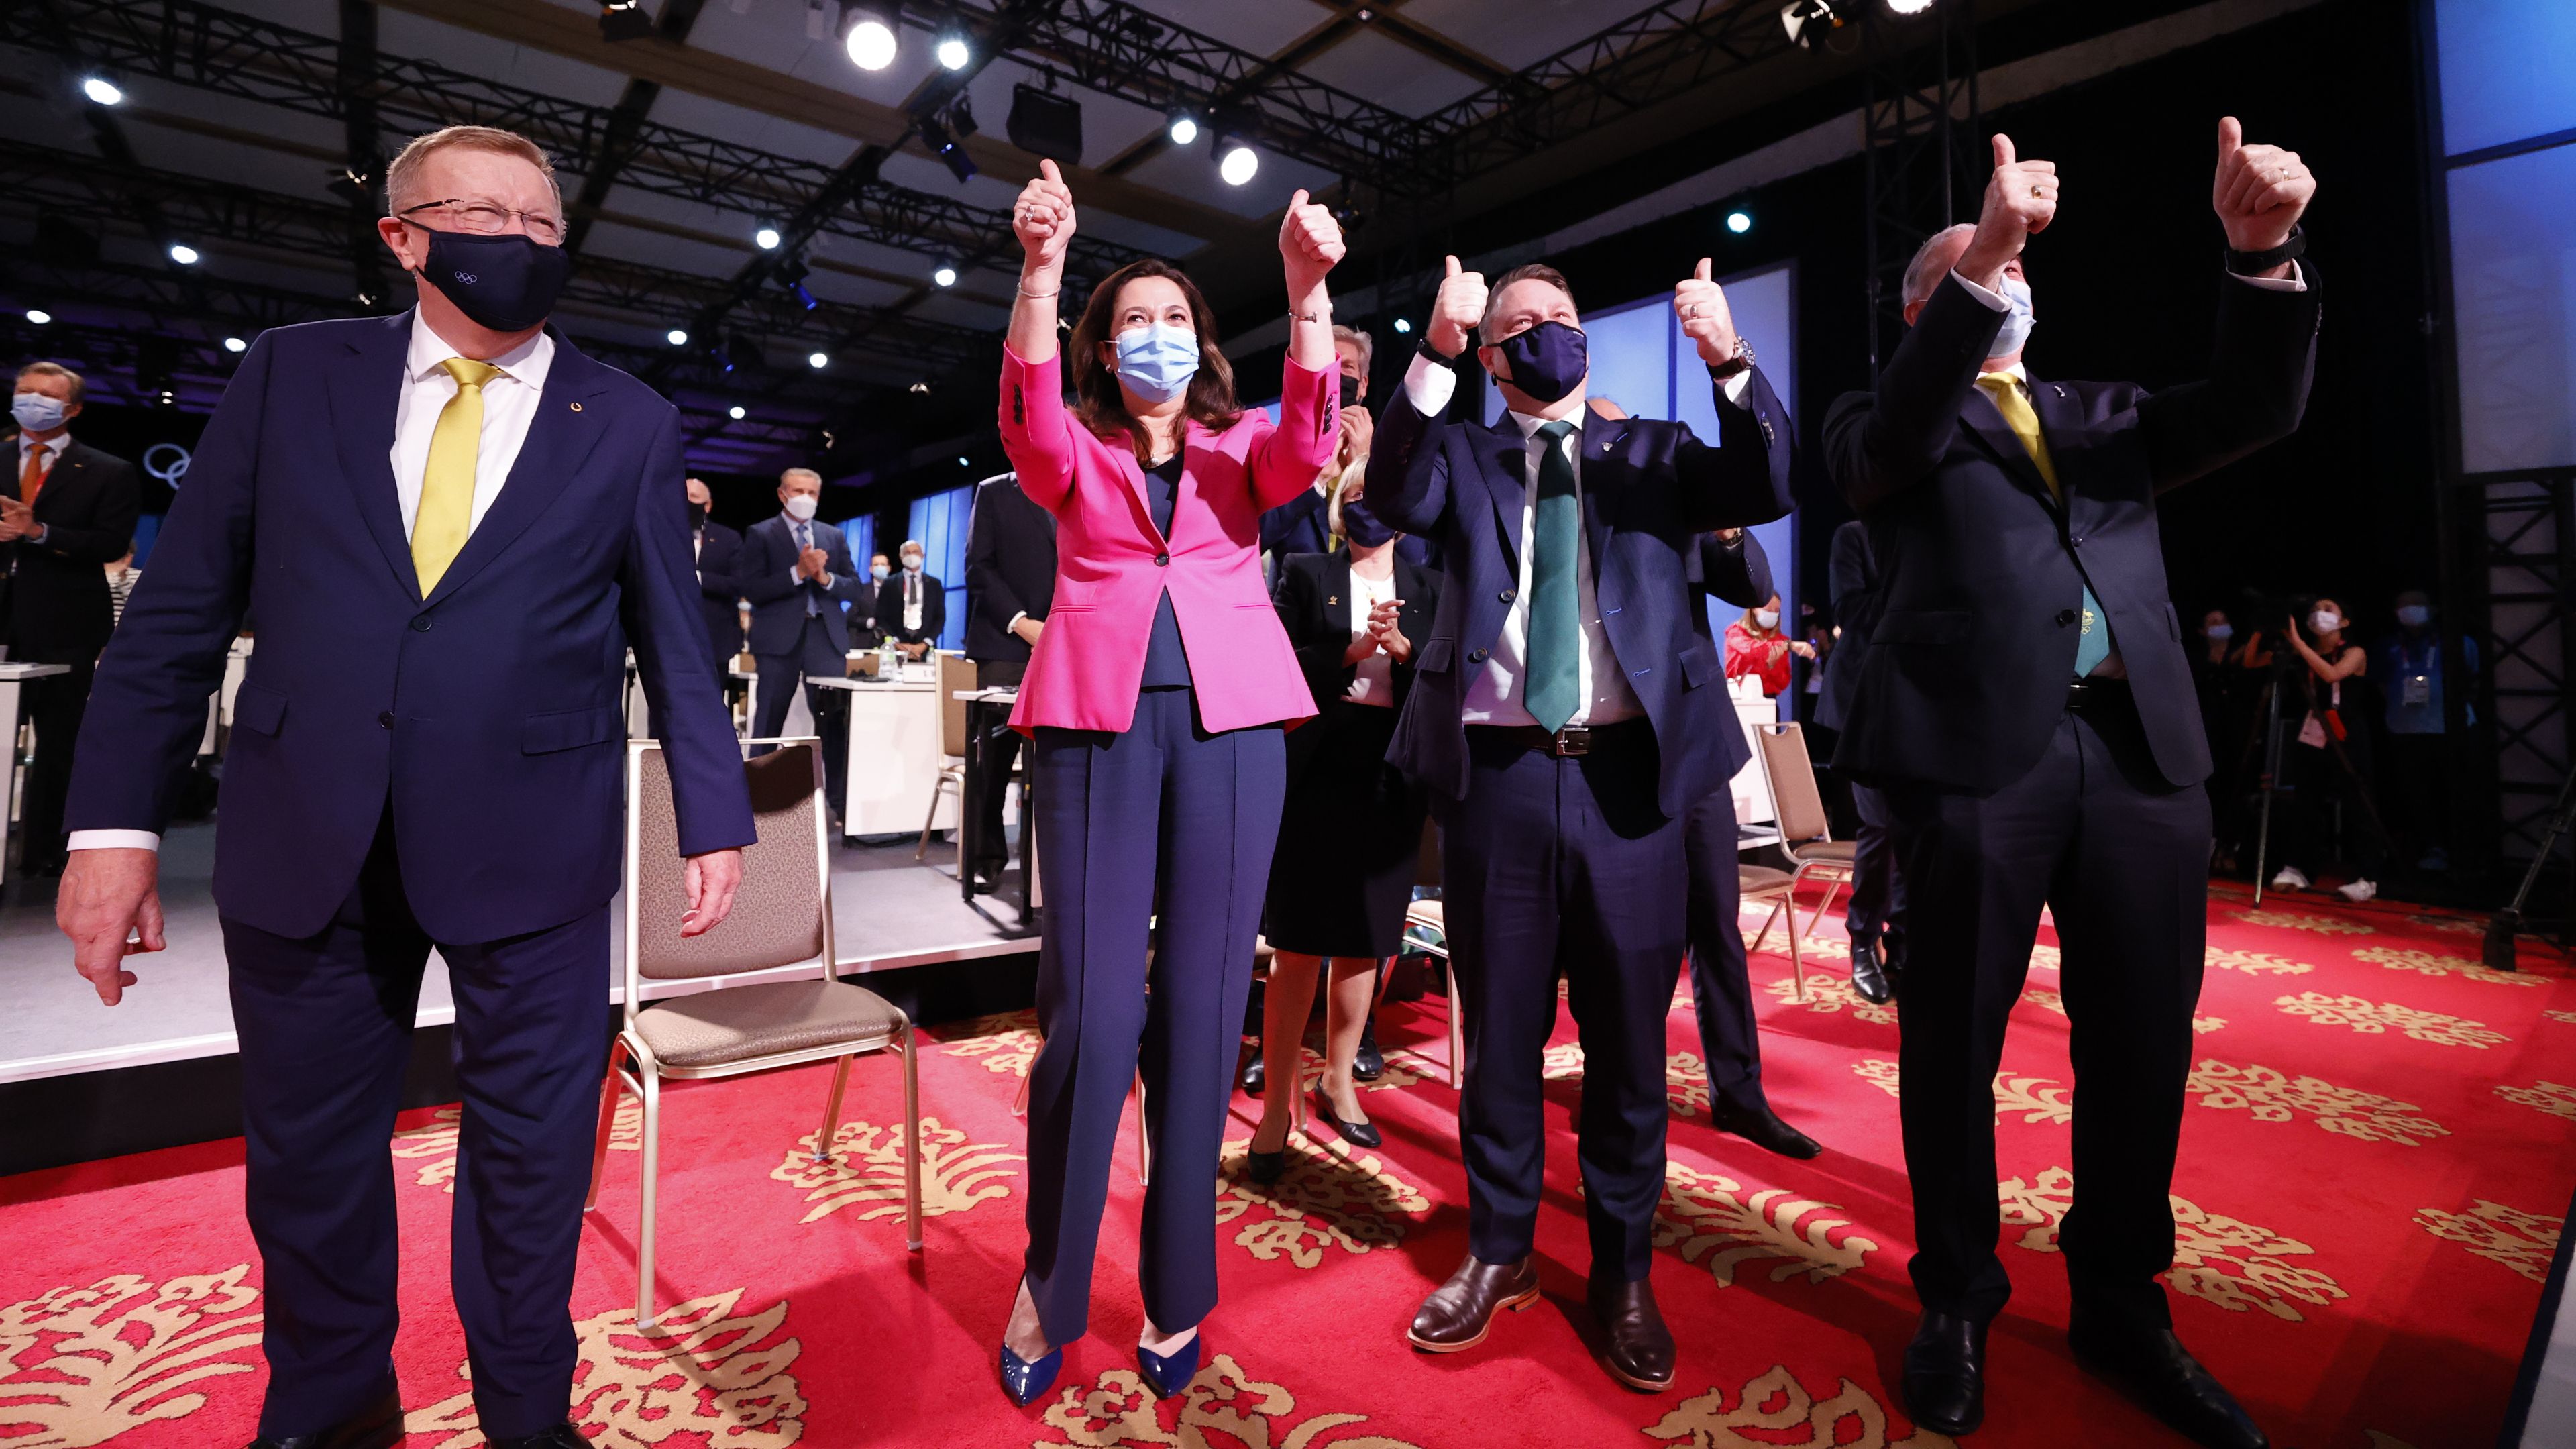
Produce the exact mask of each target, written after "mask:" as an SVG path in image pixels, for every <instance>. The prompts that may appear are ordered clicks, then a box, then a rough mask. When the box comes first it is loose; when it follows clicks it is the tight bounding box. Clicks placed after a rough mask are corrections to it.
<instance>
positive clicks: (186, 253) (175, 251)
mask: <svg viewBox="0 0 2576 1449" xmlns="http://www.w3.org/2000/svg"><path fill="white" fill-rule="evenodd" d="M170 260H172V261H174V262H177V263H178V264H179V265H181V266H183V267H193V266H195V265H196V264H197V249H196V248H195V247H192V246H190V245H188V244H187V243H186V242H172V243H170Z"/></svg>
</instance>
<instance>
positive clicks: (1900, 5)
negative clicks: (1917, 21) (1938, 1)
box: [1887, 0, 1932, 15]
mask: <svg viewBox="0 0 2576 1449" xmlns="http://www.w3.org/2000/svg"><path fill="white" fill-rule="evenodd" d="M1887 8H1888V9H1890V10H1892V11H1894V12H1896V13H1897V14H1899V15H1920V14H1922V13H1923V12H1924V11H1926V10H1929V9H1931V8H1932V0H1887Z"/></svg>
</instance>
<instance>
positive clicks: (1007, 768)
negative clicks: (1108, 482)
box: [966, 473, 1055, 881]
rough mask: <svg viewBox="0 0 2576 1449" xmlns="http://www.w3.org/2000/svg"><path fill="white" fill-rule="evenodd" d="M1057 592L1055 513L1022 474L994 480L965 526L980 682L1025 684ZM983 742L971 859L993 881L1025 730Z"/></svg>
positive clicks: (1002, 731)
mask: <svg viewBox="0 0 2576 1449" xmlns="http://www.w3.org/2000/svg"><path fill="white" fill-rule="evenodd" d="M1054 599H1055V515H1054V514H1052V513H1049V512H1047V511H1046V510H1045V509H1043V508H1040V507H1038V506H1037V505H1036V504H1035V503H1032V502H1030V501H1029V496H1028V495H1027V494H1026V493H1023V492H1021V491H1020V480H1019V478H1018V476H1017V475H1016V474H1009V473H1006V474H1003V475H1002V476H1001V477H999V478H995V479H992V480H991V481H989V482H987V483H986V484H985V485H984V486H983V487H982V488H980V489H978V490H976V493H975V516H974V518H973V520H972V521H971V522H970V523H969V524H968V525H967V529H966V657H967V658H969V659H972V660H974V661H975V682H976V683H977V684H978V685H980V686H982V687H985V688H988V689H998V688H1017V687H1018V686H1019V683H1020V679H1021V677H1022V676H1024V675H1026V674H1027V673H1028V669H1029V653H1030V651H1031V650H1033V649H1035V648H1036V647H1037V643H1038V636H1039V635H1041V634H1043V633H1045V632H1046V617H1047V606H1048V604H1049V603H1051V602H1053V600H1054ZM983 746H984V748H983V754H982V756H981V757H980V758H981V761H982V764H983V768H984V779H983V782H982V783H981V785H979V786H978V789H979V790H980V791H981V795H980V796H979V798H980V800H981V801H982V804H983V811H984V819H983V823H982V825H981V826H980V827H979V828H978V830H977V831H976V837H977V838H978V839H980V840H981V841H982V842H983V843H984V855H983V858H982V859H980V860H977V861H974V862H972V864H973V866H974V869H975V874H976V876H977V878H978V879H979V880H985V881H990V880H994V879H997V878H998V877H999V876H1000V875H1001V874H1002V871H1003V868H1004V867H1006V866H1007V865H1009V864H1010V846H1009V844H1008V842H1006V841H1004V840H1003V838H1002V794H1003V791H1004V790H1005V789H1007V788H1008V787H1009V785H1010V780H1011V762H1012V761H1013V760H1014V759H1016V758H1018V756H1019V753H1020V734H1019V731H1017V730H1014V729H1011V728H1009V727H1008V726H1007V725H1005V726H1001V727H998V728H996V729H995V730H994V731H993V732H992V733H991V734H990V735H988V736H986V737H985V739H984V742H983Z"/></svg>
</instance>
